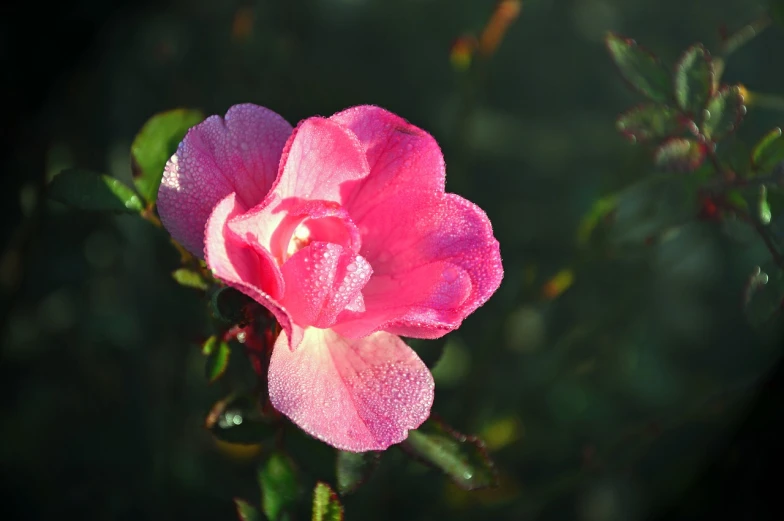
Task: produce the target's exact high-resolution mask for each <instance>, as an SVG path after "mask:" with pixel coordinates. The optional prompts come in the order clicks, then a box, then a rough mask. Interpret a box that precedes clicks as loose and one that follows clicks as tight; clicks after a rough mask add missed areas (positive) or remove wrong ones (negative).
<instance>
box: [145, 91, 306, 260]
mask: <svg viewBox="0 0 784 521" xmlns="http://www.w3.org/2000/svg"><path fill="white" fill-rule="evenodd" d="M291 132H292V128H291V125H289V123H288V122H286V120H284V119H283V118H282V117H280V116H279V115H278V114H276V113H275V112H272V111H271V110H269V109H266V108H264V107H259V106H257V105H252V104H243V105H235V106H233V107H231V108H230V109H229V110H228V112H227V113H226V118H225V120H224V119H222V118H221V117H220V116H210V117H209V118H207V119H206V120H204V121H203V122H202V123H200V124H199V125H196V126H195V127H193V128H192V129H190V130H189V131H188V133H187V134H186V136H185V138H184V139H183V140H182V143H180V145H179V147H178V148H177V152H176V153H175V154H174V155H173V156H172V158H171V159H170V160H169V162H168V163H167V164H166V168H165V170H164V173H163V179H162V181H161V187H160V190H159V192H158V213H159V214H160V216H161V221H162V222H163V225H164V226H165V227H166V229H167V230H169V233H171V235H172V237H174V238H175V239H176V240H177V241H178V242H180V244H182V245H183V246H184V247H185V248H186V249H187V250H188V251H190V252H191V253H193V254H194V255H196V256H197V257H199V258H202V257H203V255H204V253H203V252H204V226H205V225H206V223H207V219H208V218H209V216H210V214H211V213H212V210H213V208H214V207H215V205H217V204H218V202H219V201H221V200H222V199H223V198H224V197H226V196H227V195H229V194H230V193H234V192H236V193H237V194H238V195H237V202H238V203H240V204H241V205H242V206H243V207H244V209H248V208H251V207H252V206H254V205H256V204H258V203H259V202H261V201H262V200H263V199H264V197H265V196H266V195H267V192H269V190H270V188H271V187H272V185H273V183H274V181H275V179H276V177H277V174H278V168H279V163H280V157H281V153H282V150H283V147H284V145H285V143H286V140H287V139H288V138H289V136H290V135H291Z"/></svg>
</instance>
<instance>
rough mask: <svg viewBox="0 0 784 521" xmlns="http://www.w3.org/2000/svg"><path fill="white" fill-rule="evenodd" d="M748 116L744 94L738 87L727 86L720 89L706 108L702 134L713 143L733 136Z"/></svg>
mask: <svg viewBox="0 0 784 521" xmlns="http://www.w3.org/2000/svg"><path fill="white" fill-rule="evenodd" d="M745 114H746V106H745V105H744V100H743V94H741V90H740V88H739V87H738V86H736V85H735V86H727V87H723V88H722V89H720V90H719V91H718V92H717V93H716V94H715V95H714V96H713V97H712V98H711V99H710V101H708V104H707V106H706V108H705V113H704V118H703V122H702V127H701V129H702V134H703V135H704V136H705V137H706V138H708V139H711V140H713V141H718V140H720V139H723V138H725V137H726V136H728V135H729V134H731V133H732V132H733V131H735V129H736V128H737V126H738V125H739V124H740V122H741V120H742V119H743V116H744V115H745Z"/></svg>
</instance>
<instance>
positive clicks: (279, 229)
mask: <svg viewBox="0 0 784 521" xmlns="http://www.w3.org/2000/svg"><path fill="white" fill-rule="evenodd" d="M300 225H301V226H302V231H304V232H305V233H306V234H307V239H308V240H309V241H310V242H314V241H322V242H332V243H335V244H340V245H342V246H344V247H346V248H348V249H350V250H351V251H353V252H354V253H357V252H359V247H360V244H361V239H360V234H359V230H358V229H357V227H356V225H355V224H354V222H353V221H352V220H351V218H350V217H349V215H348V212H346V211H345V210H344V209H343V208H342V207H341V206H340V205H339V204H338V203H335V202H333V201H323V200H312V201H307V200H302V199H298V198H295V197H291V198H288V199H285V200H281V199H280V197H279V196H278V195H277V194H274V193H273V194H271V195H270V197H268V198H267V199H266V200H265V201H264V203H262V204H260V205H257V206H256V207H254V208H252V209H250V210H249V211H247V212H245V213H244V214H242V215H238V216H237V217H235V218H233V219H231V220H230V221H229V228H230V229H231V230H232V232H234V233H235V234H237V235H240V236H243V237H252V238H253V240H254V241H255V242H257V243H258V244H259V245H261V246H262V247H263V248H266V249H267V251H269V252H270V253H271V254H272V256H273V257H274V258H275V259H276V260H277V261H278V264H283V263H284V262H285V261H286V259H287V258H288V257H290V256H291V254H292V253H293V252H291V251H290V248H291V246H292V244H291V241H292V239H295V238H296V237H294V235H295V232H296V231H297V229H298V227H299V226H300ZM296 249H301V248H296Z"/></svg>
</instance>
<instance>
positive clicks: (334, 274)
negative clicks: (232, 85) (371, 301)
mask: <svg viewBox="0 0 784 521" xmlns="http://www.w3.org/2000/svg"><path fill="white" fill-rule="evenodd" d="M281 271H282V273H283V278H284V280H285V281H286V293H285V295H284V297H283V300H282V301H281V304H282V305H283V307H285V308H286V310H287V311H288V312H289V314H290V315H291V317H292V319H293V320H294V322H295V323H297V324H299V325H301V326H303V327H305V326H314V327H318V328H327V327H329V326H331V325H332V324H334V323H335V319H336V318H337V316H338V314H340V313H341V312H342V311H343V310H344V309H346V307H347V306H349V305H352V306H353V307H354V308H357V307H360V308H361V307H362V306H363V303H362V288H363V287H364V286H365V284H366V283H367V281H368V280H369V279H370V275H371V274H372V273H373V270H372V269H371V267H370V264H368V262H367V261H366V260H365V259H363V258H362V257H360V256H359V255H357V254H355V253H354V252H353V251H351V250H348V249H346V248H344V247H342V246H340V245H338V244H334V243H329V242H314V243H311V244H310V245H309V246H307V247H305V248H303V249H301V250H300V251H298V252H297V253H295V254H294V255H293V256H292V257H291V258H290V259H289V260H288V261H286V263H285V264H283V266H282V267H281Z"/></svg>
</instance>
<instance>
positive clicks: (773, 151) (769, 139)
mask: <svg viewBox="0 0 784 521" xmlns="http://www.w3.org/2000/svg"><path fill="white" fill-rule="evenodd" d="M782 161H784V138H782V137H781V129H780V128H778V127H777V128H774V129H773V130H771V131H770V132H768V133H767V134H765V136H764V137H763V138H762V139H761V140H760V141H759V143H757V144H756V145H755V146H754V148H753V149H752V151H751V162H752V165H753V166H754V170H756V171H759V172H770V171H771V170H773V169H774V168H775V167H776V165H778V164H779V163H781V162H782Z"/></svg>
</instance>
